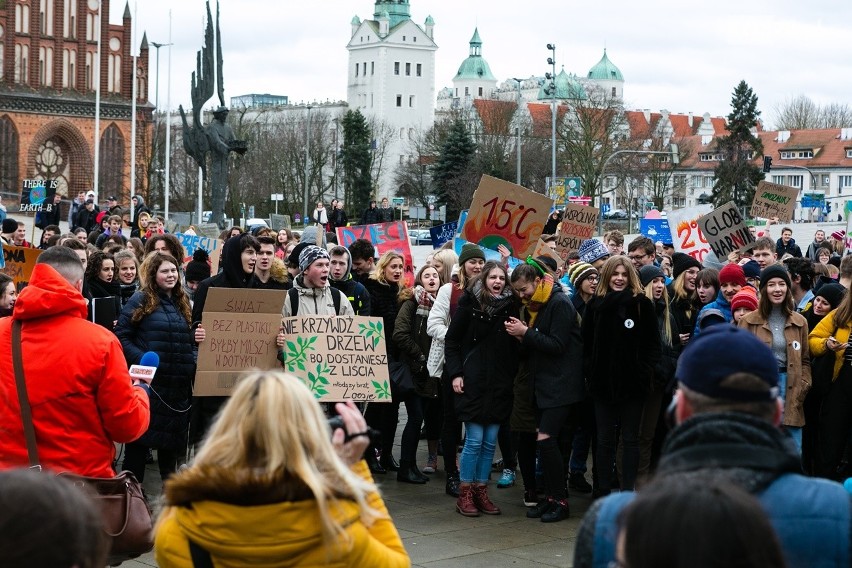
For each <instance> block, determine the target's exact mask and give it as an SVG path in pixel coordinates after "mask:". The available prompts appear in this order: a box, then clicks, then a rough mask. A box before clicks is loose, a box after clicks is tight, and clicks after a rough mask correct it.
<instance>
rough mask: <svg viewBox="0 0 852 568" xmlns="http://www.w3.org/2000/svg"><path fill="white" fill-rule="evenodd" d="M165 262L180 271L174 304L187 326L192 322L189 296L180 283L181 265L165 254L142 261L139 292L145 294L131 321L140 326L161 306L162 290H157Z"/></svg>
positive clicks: (174, 294)
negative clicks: (140, 323)
mask: <svg viewBox="0 0 852 568" xmlns="http://www.w3.org/2000/svg"><path fill="white" fill-rule="evenodd" d="M164 262H171V263H172V264H174V265H175V268H177V269H178V278H177V283H176V284H175V287H174V288H173V289H172V302H174V304H175V307H176V308H177V310H178V311H179V312H180V315H182V316H183V319H185V320H186V323H187V325H189V323H190V322H191V321H192V310H191V309H190V307H189V296H187V295H186V291H184V289H183V285H182V284H181V282H180V263H179V262H178V261H177V260H175V257H173V256H171V255H169V254H163V253H156V252H155V253H151V254H149V255H148V256H146V257H145V260H143V261H142V266H141V267H140V268H139V273H140V277H139V291H140V292H142V293H143V294H144V298H143V299H142V304H141V305H140V306H139V307H138V308H136V310H134V311H133V316H132V317H131V318H130V321H131V322H133V323H134V324H138V323H139V322H140V321H142V319H143V318H145V317H146V316H149V315H151V314H152V313H154V312H155V311H156V310H157V308H158V307H159V305H160V290H159V288H157V271H158V270H159V269H160V266H161V265H162V264H163V263H164Z"/></svg>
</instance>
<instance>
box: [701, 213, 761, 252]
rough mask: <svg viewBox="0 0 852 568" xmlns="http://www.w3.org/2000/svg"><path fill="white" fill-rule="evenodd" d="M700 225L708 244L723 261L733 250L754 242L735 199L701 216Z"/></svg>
mask: <svg viewBox="0 0 852 568" xmlns="http://www.w3.org/2000/svg"><path fill="white" fill-rule="evenodd" d="M698 226H699V228H700V229H701V232H702V233H703V234H704V236H705V237H706V238H707V244H709V245H710V248H712V249H713V252H715V253H716V256H717V257H718V258H719V260H721V261H724V260H725V259H726V258H728V255H729V254H731V253H732V252H735V251H738V250H742V249H743V248H746V247H747V246H748V245H750V244H751V243H753V242H754V237H753V236H752V234H751V232H750V231H749V230H748V226H747V225H746V224H745V221H744V220H743V218H742V215H740V212H739V210H738V209H737V206H736V204H735V203H734V202H733V201H729V202H727V203H725V204H724V205H722V206H721V207H719V208H717V209H714V210H713V211H711V212H710V213H708V214H707V215H703V216H702V217H700V218H699V219H698Z"/></svg>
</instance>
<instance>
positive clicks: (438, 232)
mask: <svg viewBox="0 0 852 568" xmlns="http://www.w3.org/2000/svg"><path fill="white" fill-rule="evenodd" d="M457 228H458V222H457V221H453V222H452V223H445V224H444V225H438V226H437V227H432V228H431V229H429V236H430V237H432V248H441V246H442V245H443V244H444V243H446V242H448V241H451V240H453V237H454V236H455V235H456V229H457Z"/></svg>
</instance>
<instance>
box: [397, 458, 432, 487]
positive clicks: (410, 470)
mask: <svg viewBox="0 0 852 568" xmlns="http://www.w3.org/2000/svg"><path fill="white" fill-rule="evenodd" d="M396 480H397V481H402V482H404V483H417V484H423V483H426V482H427V481H429V478H428V477H426V476H425V475H423V474H422V473H421V472H420V470H419V469H417V466H416V465H414V464H413V463H408V462H406V461H404V460H403V461H402V462H400V464H399V471H398V472H396Z"/></svg>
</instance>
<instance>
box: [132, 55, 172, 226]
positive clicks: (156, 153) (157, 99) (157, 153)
mask: <svg viewBox="0 0 852 568" xmlns="http://www.w3.org/2000/svg"><path fill="white" fill-rule="evenodd" d="M151 45H153V46H154V49H156V50H157V72H156V73H155V75H154V83H155V87H154V108H155V109H156V111H157V112H160V48H161V47H167V46H170V45H172V44H171V43H157V42H156V41H152V42H151ZM159 134H160V121H157V124H156V131H155V132H154V140H153V143H152V144H151V145H152V147H153V148H152V149H153V151H154V156H153V158H154V159H153V162H154V170H155V171H156V168H157V166H159V165H160V148H159V146H160V144H159ZM152 173H153V172H152ZM152 177H153V176H152ZM152 182H153V179H149V180H148V190H149V191H150V189H151V186H152V185H153V183H152ZM161 189H162V187H161ZM131 197H132V196H131ZM130 218H131V219H132V218H133V201H132V200H131V202H130Z"/></svg>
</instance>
